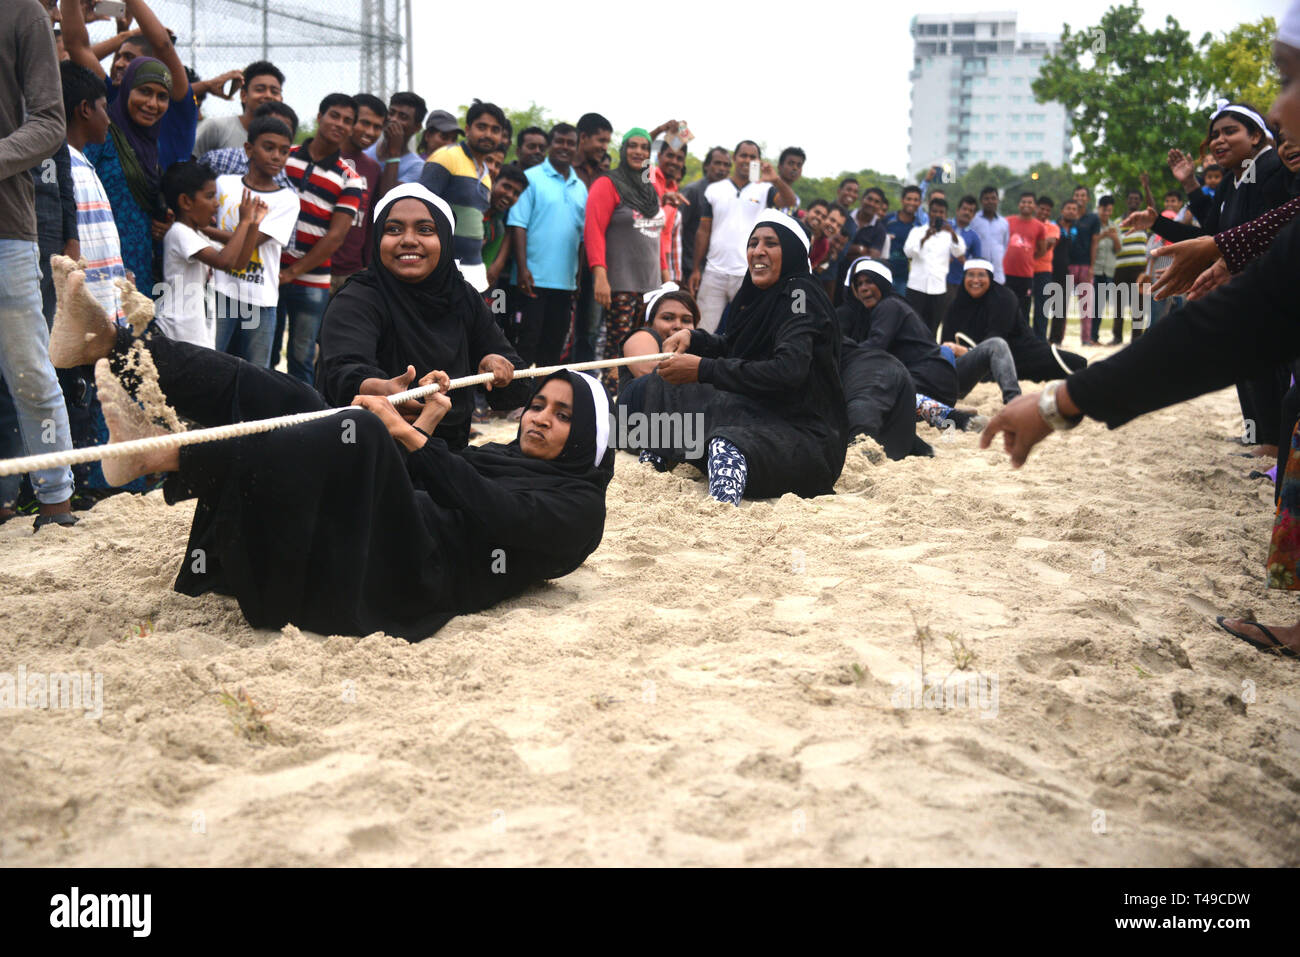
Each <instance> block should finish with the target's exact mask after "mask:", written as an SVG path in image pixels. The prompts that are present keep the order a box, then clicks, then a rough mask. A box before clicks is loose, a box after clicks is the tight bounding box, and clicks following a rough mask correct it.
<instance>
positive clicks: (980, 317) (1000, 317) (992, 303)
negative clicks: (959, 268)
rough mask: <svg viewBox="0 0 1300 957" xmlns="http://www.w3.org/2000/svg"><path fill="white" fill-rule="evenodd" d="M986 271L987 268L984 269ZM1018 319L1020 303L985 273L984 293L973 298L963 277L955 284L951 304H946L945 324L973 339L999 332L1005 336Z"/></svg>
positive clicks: (981, 338)
mask: <svg viewBox="0 0 1300 957" xmlns="http://www.w3.org/2000/svg"><path fill="white" fill-rule="evenodd" d="M984 271H985V272H986V273H987V272H988V270H987V269H986V270H984ZM1019 319H1020V306H1019V304H1018V302H1017V300H1016V294H1015V293H1014V292H1012V291H1011V290H1010V289H1008V288H1007V287H1006V286H1004V285H1002V284H1000V283H996V282H994V281H993V276H992V274H990V275H989V288H988V291H987V292H986V293H984V295H982V296H980V297H979V298H978V299H976V298H975V297H974V296H972V295H971V294H970V293H969V292H967V291H966V283H965V281H964V274H963V282H962V283H961V285H959V286H958V287H957V294H956V295H955V296H953V300H952V304H951V305H950V306H949V307H948V316H947V318H946V320H945V322H944V326H945V327H949V324H950V323H951V326H950V328H952V329H955V330H957V331H959V332H962V333H965V334H966V335H968V336H970V337H971V338H972V339H974V340H975V341H976V342H983V341H984V340H985V339H987V338H988V337H989V336H1001V337H1002V338H1004V339H1006V338H1008V337H1009V335H1010V334H1011V333H1010V332H1009V330H1013V329H1014V328H1015V325H1016V322H1017V321H1018V320H1019Z"/></svg>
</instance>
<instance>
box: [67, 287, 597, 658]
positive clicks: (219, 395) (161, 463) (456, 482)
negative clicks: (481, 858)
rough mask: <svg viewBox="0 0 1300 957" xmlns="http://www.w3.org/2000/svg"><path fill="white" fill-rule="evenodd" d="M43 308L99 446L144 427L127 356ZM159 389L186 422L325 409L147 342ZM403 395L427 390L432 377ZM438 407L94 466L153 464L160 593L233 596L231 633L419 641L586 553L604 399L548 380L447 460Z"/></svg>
mask: <svg viewBox="0 0 1300 957" xmlns="http://www.w3.org/2000/svg"><path fill="white" fill-rule="evenodd" d="M68 288H69V290H70V291H69V293H68V295H69V297H70V298H71V299H73V300H74V301H73V302H72V303H71V304H69V305H68V307H67V308H62V309H61V310H60V313H59V316H58V317H57V318H56V321H55V328H54V331H53V333H52V340H53V341H54V342H55V346H56V348H55V349H54V350H53V352H54V355H56V356H57V357H58V358H57V359H56V361H58V362H59V363H60V364H63V363H64V362H71V363H73V364H75V365H83V364H86V363H92V362H96V360H99V361H98V363H97V365H96V370H95V371H96V380H97V382H98V384H99V388H100V397H101V401H102V403H103V406H104V415H105V419H106V421H107V422H108V423H109V428H110V434H111V439H112V440H113V441H123V440H125V439H131V438H138V437H141V436H143V435H153V434H158V433H159V432H161V431H162V430H161V429H159V428H158V427H156V426H155V425H153V424H152V423H151V422H149V421H148V420H147V418H146V416H145V413H144V411H143V410H142V409H141V408H140V406H139V405H137V404H136V402H135V401H134V400H133V399H132V398H131V397H130V396H129V395H128V394H127V392H126V391H124V389H123V385H120V384H119V383H118V380H117V379H116V378H114V374H116V375H117V376H118V377H120V378H121V380H122V383H123V384H124V385H125V386H126V389H128V390H132V391H135V390H136V389H137V387H138V385H139V379H138V376H137V373H136V372H135V370H136V369H137V368H138V363H139V357H138V356H137V355H136V352H137V350H138V348H139V344H137V343H135V341H134V340H133V339H132V336H131V333H130V331H129V330H127V329H122V328H118V327H117V326H115V325H114V324H113V322H112V321H111V320H110V319H109V318H108V317H107V316H106V315H105V314H104V312H103V310H102V309H100V308H99V307H98V303H96V302H95V301H94V300H93V299H92V298H90V297H89V296H88V295H86V294H85V289H84V282H82V281H81V280H80V273H74V275H73V276H72V277H71V278H70V279H69V283H68ZM142 344H143V347H144V348H145V349H146V350H147V351H148V354H149V357H150V358H152V361H153V364H154V366H155V367H156V368H157V372H158V385H159V386H160V387H161V388H162V390H163V393H164V394H165V395H166V396H167V400H168V402H169V403H170V404H171V405H172V407H173V408H174V409H175V410H176V411H177V412H178V413H179V414H180V415H182V416H184V417H186V418H189V419H192V420H193V421H195V422H197V423H199V424H200V425H203V426H216V425H226V424H229V423H232V422H241V421H248V420H252V419H261V418H268V417H272V416H277V415H284V414H290V413H296V412H313V411H317V410H323V409H327V408H329V407H328V406H327V405H326V404H325V403H324V402H323V401H322V400H321V397H320V395H319V394H318V393H317V392H316V391H315V390H314V389H312V388H311V387H310V386H308V385H306V384H304V383H302V382H299V381H297V380H295V379H293V378H292V377H290V376H287V375H284V374H282V373H279V372H274V371H271V370H269V369H263V368H260V367H258V366H255V365H252V364H251V363H248V362H245V361H244V360H242V359H239V358H237V357H235V356H231V355H227V354H225V353H222V352H215V351H213V350H211V349H205V348H203V347H200V346H195V345H191V344H189V343H184V342H174V341H172V340H170V339H168V338H167V337H166V336H163V335H161V334H156V333H150V334H148V335H147V336H146V338H145V339H144V340H142ZM421 381H422V383H425V384H427V383H429V382H431V381H436V382H438V383H440V384H442V385H443V386H444V387H445V385H446V383H447V375H446V373H444V372H441V371H435V372H431V373H429V374H428V375H426V376H425V377H424V379H422V380H421ZM452 407H453V400H452V399H451V398H449V397H447V396H445V395H442V394H435V395H433V396H431V397H430V398H429V400H428V401H426V402H425V403H424V404H423V405H422V407H421V409H420V412H419V415H418V416H417V417H416V419H415V421H414V423H410V422H408V421H407V420H406V419H405V418H404V417H403V416H402V415H400V414H399V413H398V412H397V410H396V409H395V408H394V407H393V406H392V404H391V403H390V402H389V401H388V399H386V398H381V397H378V396H360V395H359V396H356V397H355V399H354V403H353V407H349V408H344V409H340V410H338V411H336V412H335V414H333V415H328V416H324V417H322V418H319V419H314V420H312V421H310V422H306V423H302V424H299V425H295V426H290V427H287V428H284V429H278V430H275V431H270V432H262V433H258V434H253V435H245V436H241V437H239V438H235V439H229V440H224V441H218V442H208V443H202V444H194V445H187V446H184V447H182V448H180V449H177V448H171V449H168V450H164V451H161V452H147V453H141V454H138V455H136V456H133V457H121V458H114V459H109V460H106V461H105V462H104V475H105V478H107V479H108V481H109V482H110V483H111V484H114V485H120V484H123V483H124V482H128V481H131V480H132V479H134V478H135V477H136V476H138V475H142V474H147V473H152V472H168V473H171V474H169V475H168V477H167V480H166V482H165V484H164V492H165V494H166V498H167V501H168V502H169V503H174V502H177V501H180V500H182V499H187V498H197V499H198V501H197V504H196V507H195V510H194V521H193V524H192V526H191V529H190V537H189V543H188V544H187V545H186V549H185V557H184V560H183V564H182V567H181V571H180V574H179V576H178V577H177V579H176V585H175V587H176V590H177V591H179V592H181V593H183V594H187V595H200V594H203V593H205V592H217V593H219V594H224V595H232V596H234V597H235V598H236V599H237V600H238V601H239V607H240V610H241V611H242V612H243V613H244V617H245V618H247V619H248V622H249V624H251V625H253V626H255V627H258V628H279V627H281V626H283V625H285V624H288V623H290V622H292V623H294V624H296V625H299V626H301V627H303V628H309V629H311V630H313V631H318V632H321V633H324V634H346V635H365V634H369V633H370V632H373V631H379V630H382V631H386V632H388V633H389V634H393V635H398V636H401V637H403V638H406V639H408V640H410V641H418V640H420V639H422V638H425V637H427V636H428V635H430V634H432V633H433V632H435V631H437V630H438V629H439V628H440V627H442V625H444V624H445V623H446V622H447V621H448V620H449V619H451V618H452V617H453V616H455V615H458V614H465V613H469V612H473V611H478V610H481V609H483V608H487V607H489V606H491V605H493V604H495V603H497V602H499V601H503V600H504V599H506V598H509V597H511V596H513V595H517V594H519V593H520V592H521V591H523V590H524V589H525V588H527V587H529V586H530V585H532V584H535V583H537V582H540V581H543V580H545V579H550V578H559V577H561V576H563V575H567V574H568V573H569V572H571V571H573V570H574V569H576V568H577V567H578V566H579V565H581V564H582V563H583V561H584V560H585V559H586V557H587V556H588V555H590V554H591V553H592V552H593V551H595V549H596V547H597V546H598V545H599V544H600V540H601V536H602V534H603V531H604V525H605V487H606V486H607V485H608V484H609V481H610V479H611V478H612V476H613V453H612V452H610V451H609V450H608V438H609V402H608V399H607V398H606V396H605V391H604V389H603V388H601V386H600V384H599V383H598V382H597V381H596V380H595V379H592V378H591V377H589V376H584V375H581V374H579V373H575V372H568V371H562V372H557V373H555V374H554V375H552V376H551V377H550V378H548V379H546V380H544V381H543V382H542V383H541V385H540V387H539V388H538V389H537V391H536V393H535V394H534V395H533V396H532V398H531V399H530V400H529V402H528V405H527V408H526V409H525V411H524V413H523V417H522V418H521V420H520V426H519V433H518V437H517V438H516V439H515V441H514V442H511V443H510V444H509V445H484V446H481V447H478V448H466V449H461V450H453V449H452V448H450V447H449V445H448V443H447V442H445V441H444V440H442V439H440V438H437V437H436V433H437V429H438V425H439V424H440V423H441V421H442V419H443V418H444V417H445V416H446V415H447V414H448V412H449V410H450V409H452Z"/></svg>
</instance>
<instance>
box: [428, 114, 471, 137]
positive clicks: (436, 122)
mask: <svg viewBox="0 0 1300 957" xmlns="http://www.w3.org/2000/svg"><path fill="white" fill-rule="evenodd" d="M424 128H425V129H426V130H437V131H438V132H439V133H450V132H452V131H453V130H454V131H455V132H457V133H464V132H465V131H464V130H462V129H461V128H460V124H459V123H457V122H456V117H454V116H452V115H451V114H450V113H448V112H447V111H446V110H434V111H433V112H432V113H430V114H429V118H428V119H427V120H425V121H424Z"/></svg>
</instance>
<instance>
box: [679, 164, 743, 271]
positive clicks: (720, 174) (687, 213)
mask: <svg viewBox="0 0 1300 957" xmlns="http://www.w3.org/2000/svg"><path fill="white" fill-rule="evenodd" d="M702 165H703V172H704V175H702V176H701V177H700V178H699V179H697V180H695V181H694V182H693V183H687V184H686V185H685V186H683V187H682V188H681V194H682V198H683V199H684V200H686V203H687V204H688V205H685V206H683V207H682V208H681V209H680V210H679V214H680V215H681V218H682V286H683V288H685V287H687V286H689V285H690V278H691V274H692V273H693V272H694V271H695V237H696V233H697V231H698V230H699V228H700V211H701V210H702V209H704V191H705V190H706V189H708V188H709V187H710V186H712V185H713V184H714V183H717V182H719V181H721V180H724V179H726V178H727V174H728V173H729V172H730V171H731V154H730V153H728V152H727V150H726V148H725V147H722V146H715V147H713V148H712V149H710V150H709V151H708V152H707V153H706V154H704V162H703V164H702Z"/></svg>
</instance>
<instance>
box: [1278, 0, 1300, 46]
mask: <svg viewBox="0 0 1300 957" xmlns="http://www.w3.org/2000/svg"><path fill="white" fill-rule="evenodd" d="M1277 42H1278V43H1285V44H1286V45H1287V46H1289V47H1295V48H1296V49H1297V50H1300V0H1291V5H1290V6H1289V7H1287V9H1286V13H1285V14H1283V16H1282V21H1281V22H1280V23H1279V24H1278V25H1277Z"/></svg>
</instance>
